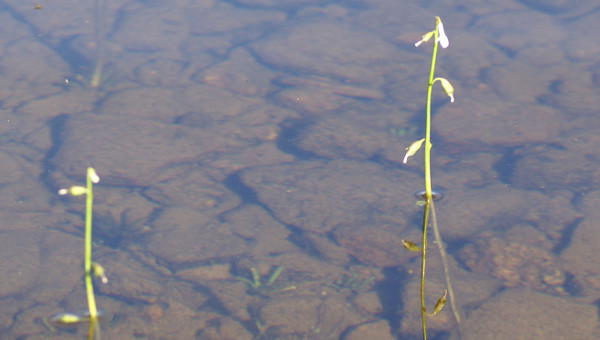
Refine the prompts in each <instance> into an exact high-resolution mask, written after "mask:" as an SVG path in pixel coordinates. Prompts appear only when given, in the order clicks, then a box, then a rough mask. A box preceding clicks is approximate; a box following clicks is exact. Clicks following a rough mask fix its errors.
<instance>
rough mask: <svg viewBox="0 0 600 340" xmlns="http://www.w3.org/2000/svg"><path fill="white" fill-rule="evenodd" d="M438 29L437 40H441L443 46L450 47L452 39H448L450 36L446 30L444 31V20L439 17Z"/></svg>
mask: <svg viewBox="0 0 600 340" xmlns="http://www.w3.org/2000/svg"><path fill="white" fill-rule="evenodd" d="M436 19H437V30H438V38H437V41H439V42H440V46H442V48H446V47H448V45H450V41H449V40H448V36H446V32H444V24H442V20H441V19H440V18H439V17H437V18H436Z"/></svg>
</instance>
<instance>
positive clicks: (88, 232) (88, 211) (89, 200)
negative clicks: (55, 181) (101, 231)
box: [83, 168, 98, 324]
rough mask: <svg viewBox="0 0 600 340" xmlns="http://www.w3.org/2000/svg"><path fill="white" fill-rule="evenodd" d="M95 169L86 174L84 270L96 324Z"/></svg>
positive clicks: (91, 311)
mask: <svg viewBox="0 0 600 340" xmlns="http://www.w3.org/2000/svg"><path fill="white" fill-rule="evenodd" d="M92 171H94V170H93V169H92V168H88V170H87V175H86V187H87V191H86V195H85V196H86V200H85V236H84V251H83V256H84V259H83V272H84V274H85V290H86V294H87V300H88V309H89V312H90V324H95V322H96V318H97V316H98V311H97V310H96V299H95V297H94V286H93V285H92V204H93V202H94V194H93V192H92V179H91V176H90V174H91V173H92Z"/></svg>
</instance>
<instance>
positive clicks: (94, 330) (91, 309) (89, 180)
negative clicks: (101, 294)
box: [44, 167, 108, 340]
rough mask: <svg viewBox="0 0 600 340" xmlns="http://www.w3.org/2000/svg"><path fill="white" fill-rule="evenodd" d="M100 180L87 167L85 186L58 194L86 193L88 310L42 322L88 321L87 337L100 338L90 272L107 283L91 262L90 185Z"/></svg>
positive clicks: (66, 324) (68, 323) (63, 324)
mask: <svg viewBox="0 0 600 340" xmlns="http://www.w3.org/2000/svg"><path fill="white" fill-rule="evenodd" d="M98 182H100V177H98V175H97V174H96V170H94V168H91V167H90V168H87V174H86V186H85V187H82V186H79V185H74V186H72V187H70V188H68V189H60V190H59V191H58V194H59V195H67V194H68V195H72V196H81V195H86V201H85V231H84V241H83V243H84V247H83V275H84V281H85V290H86V295H87V301H88V311H87V312H86V313H84V314H81V315H80V314H75V313H60V314H55V315H53V316H51V317H49V318H45V319H44V323H45V324H46V325H48V327H49V328H50V329H53V327H52V326H57V327H69V326H76V325H80V324H82V323H84V322H89V328H88V337H87V338H88V339H89V340H91V339H94V338H95V339H98V340H99V339H100V327H99V326H98V323H97V321H98V316H99V313H98V310H97V308H96V298H95V295H94V286H93V284H92V274H93V275H94V276H97V277H99V278H100V279H101V280H102V283H107V282H108V279H107V278H106V275H105V274H104V268H103V267H102V266H101V265H99V264H98V263H96V262H92V206H93V203H94V195H93V192H92V185H93V184H94V183H98Z"/></svg>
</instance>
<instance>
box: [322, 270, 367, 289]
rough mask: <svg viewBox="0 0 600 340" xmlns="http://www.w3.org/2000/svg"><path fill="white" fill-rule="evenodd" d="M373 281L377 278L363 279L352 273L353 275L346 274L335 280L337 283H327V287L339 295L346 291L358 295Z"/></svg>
mask: <svg viewBox="0 0 600 340" xmlns="http://www.w3.org/2000/svg"><path fill="white" fill-rule="evenodd" d="M373 281H375V276H369V277H367V278H361V277H359V275H358V274H357V273H352V274H351V275H349V274H344V275H343V276H342V277H340V278H337V279H335V281H333V282H329V283H327V284H326V286H327V287H331V288H333V289H335V291H336V292H338V293H341V292H344V291H346V292H351V293H358V292H360V291H361V290H363V289H364V288H366V287H368V286H369V285H370V284H371V283H372V282H373Z"/></svg>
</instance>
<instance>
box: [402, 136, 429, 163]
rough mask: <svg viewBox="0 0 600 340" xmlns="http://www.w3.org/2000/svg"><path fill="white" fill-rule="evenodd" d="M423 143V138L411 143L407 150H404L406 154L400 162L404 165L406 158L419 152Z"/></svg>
mask: <svg viewBox="0 0 600 340" xmlns="http://www.w3.org/2000/svg"><path fill="white" fill-rule="evenodd" d="M424 141H425V138H423V139H420V140H418V141H416V142H414V143H412V144H411V145H410V146H409V147H408V148H406V149H405V150H406V154H405V155H404V159H403V160H402V163H404V164H406V162H407V161H408V157H411V156H412V155H414V154H415V153H416V152H417V151H419V149H420V148H421V145H423V142H424Z"/></svg>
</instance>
